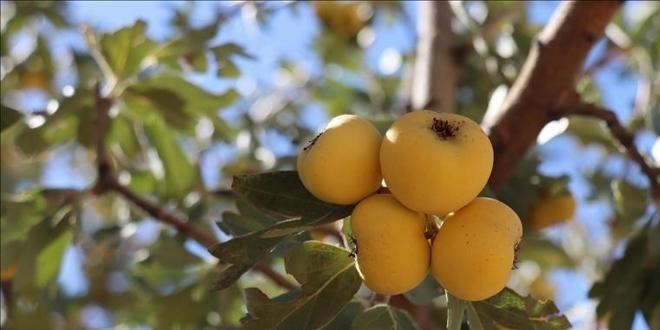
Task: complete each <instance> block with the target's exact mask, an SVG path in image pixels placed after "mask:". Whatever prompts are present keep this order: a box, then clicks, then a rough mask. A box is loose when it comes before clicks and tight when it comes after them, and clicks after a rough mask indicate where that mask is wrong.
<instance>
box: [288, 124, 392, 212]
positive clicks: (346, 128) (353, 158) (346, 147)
mask: <svg viewBox="0 0 660 330" xmlns="http://www.w3.org/2000/svg"><path fill="white" fill-rule="evenodd" d="M381 141H382V137H381V135H380V133H378V130H376V128H375V127H374V126H373V125H372V124H371V123H370V122H368V121H366V120H364V119H362V118H360V117H358V116H354V115H341V116H338V117H335V118H334V119H332V120H331V121H330V123H328V126H327V127H326V128H325V130H324V131H323V132H321V133H320V134H319V135H317V136H316V137H315V138H314V139H313V140H312V141H311V142H310V143H309V144H308V145H307V146H306V147H305V148H303V149H302V150H301V151H300V154H298V161H297V168H298V175H299V176H300V180H301V181H302V183H303V185H305V188H307V190H309V192H310V193H311V194H312V195H314V196H316V198H318V199H320V200H322V201H325V202H328V203H335V204H353V203H356V202H358V201H360V200H362V199H363V198H365V197H367V196H369V195H371V194H372V193H374V192H375V191H376V190H377V189H378V188H379V187H380V183H381V181H382V176H381V174H380V166H379V161H378V153H379V150H380V144H381Z"/></svg>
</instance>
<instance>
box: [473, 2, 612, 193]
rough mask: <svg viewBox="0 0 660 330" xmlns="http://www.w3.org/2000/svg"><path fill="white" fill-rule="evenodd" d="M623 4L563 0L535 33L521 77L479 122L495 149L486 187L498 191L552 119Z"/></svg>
mask: <svg viewBox="0 0 660 330" xmlns="http://www.w3.org/2000/svg"><path fill="white" fill-rule="evenodd" d="M621 4H622V2H621V1H601V2H587V1H585V2H581V1H580V2H579V1H565V2H564V3H562V4H561V5H560V6H559V8H558V9H557V11H556V12H555V13H554V14H553V16H552V18H551V19H550V22H549V23H548V24H547V25H546V26H545V28H544V29H543V30H542V31H541V33H539V35H538V36H537V38H536V42H535V44H534V45H533V47H532V49H531V51H530V53H529V55H528V57H527V60H526V61H525V64H524V66H523V69H522V71H521V72H520V75H519V76H518V78H517V79H516V81H515V82H514V84H513V86H512V87H511V90H510V92H509V94H508V95H507V98H506V100H505V101H504V104H503V105H502V107H501V108H500V109H498V113H497V114H495V115H492V114H490V116H486V117H487V118H493V121H492V122H484V123H482V124H483V126H484V128H485V129H486V130H487V131H488V132H489V134H490V138H491V140H492V142H493V148H494V150H495V163H494V165H493V173H492V174H491V177H490V182H489V184H490V187H491V188H493V189H495V190H496V189H497V188H498V187H500V186H501V185H502V184H503V183H504V182H505V181H506V180H507V178H508V177H509V176H510V175H511V173H512V172H513V170H514V168H515V166H516V164H517V163H518V161H519V160H520V159H521V158H522V157H523V156H524V154H525V153H526V152H527V150H528V149H529V148H530V147H531V146H532V145H533V144H534V142H535V141H536V137H537V136H538V134H539V132H540V131H541V129H542V128H543V126H545V124H546V123H547V122H548V121H549V120H550V119H552V111H553V109H554V108H556V107H557V106H558V105H559V104H558V102H559V101H560V100H561V99H562V94H563V93H564V92H565V91H566V90H567V89H572V86H573V83H574V79H575V77H576V76H577V74H578V73H579V72H581V70H582V65H583V63H584V60H585V59H586V57H587V54H588V53H589V50H590V49H591V48H592V46H593V45H594V44H595V43H596V41H598V39H599V38H600V37H601V36H602V35H603V32H604V30H605V27H606V26H607V24H608V23H609V21H610V20H611V19H612V17H613V16H614V14H615V13H616V12H617V10H618V9H619V7H620V6H621Z"/></svg>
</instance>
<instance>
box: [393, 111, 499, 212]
mask: <svg viewBox="0 0 660 330" xmlns="http://www.w3.org/2000/svg"><path fill="white" fill-rule="evenodd" d="M380 166H381V170H382V172H383V177H384V178H385V182H386V183H387V187H388V188H389V189H390V191H391V192H392V194H394V196H395V197H396V198H397V199H398V200H399V201H400V202H401V203H402V204H403V205H405V206H406V207H408V208H410V209H413V210H415V211H419V212H423V213H426V214H438V215H444V214H447V213H449V212H452V211H455V210H457V209H459V208H461V207H462V206H464V205H466V204H467V203H469V202H470V201H471V200H473V199H474V198H475V197H476V196H477V195H478V194H479V192H481V190H482V189H483V188H484V186H485V185H486V183H487V181H488V177H489V176H490V172H491V170H492V168H493V147H492V145H491V143H490V140H489V139H488V136H487V135H486V134H485V133H484V132H483V131H482V130H481V128H480V127H479V125H478V124H477V123H475V122H474V121H472V120H471V119H469V118H467V117H463V116H460V115H456V114H447V113H437V112H433V111H427V110H423V111H415V112H411V113H408V114H406V115H403V116H402V117H401V118H399V119H398V120H397V121H396V122H395V123H394V124H393V125H392V127H390V129H389V130H388V131H387V133H386V134H385V138H384V139H383V145H382V146H381V149H380Z"/></svg>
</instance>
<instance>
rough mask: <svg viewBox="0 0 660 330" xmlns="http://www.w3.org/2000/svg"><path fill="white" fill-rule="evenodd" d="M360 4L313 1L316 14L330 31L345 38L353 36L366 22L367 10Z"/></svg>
mask: <svg viewBox="0 0 660 330" xmlns="http://www.w3.org/2000/svg"><path fill="white" fill-rule="evenodd" d="M361 6H363V5H362V4H358V3H349V2H344V3H340V2H335V1H315V2H314V8H315V10H316V16H317V17H318V18H319V20H320V21H321V23H322V24H323V25H325V26H326V27H328V29H330V30H331V31H333V32H335V33H336V34H338V35H340V36H342V37H345V38H355V37H356V36H357V34H358V33H359V32H360V30H361V29H362V28H363V27H364V26H365V25H366V24H367V19H368V17H367V15H365V13H367V12H368V11H365V10H361V8H360V7H361Z"/></svg>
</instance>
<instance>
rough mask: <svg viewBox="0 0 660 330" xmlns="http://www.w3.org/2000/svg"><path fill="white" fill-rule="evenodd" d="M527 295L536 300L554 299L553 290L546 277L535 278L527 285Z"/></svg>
mask: <svg viewBox="0 0 660 330" xmlns="http://www.w3.org/2000/svg"><path fill="white" fill-rule="evenodd" d="M529 293H530V294H531V295H532V297H534V298H536V299H543V300H552V299H555V288H554V286H553V285H552V283H550V281H549V280H548V278H547V277H546V276H543V275H541V276H539V277H537V278H536V279H535V280H534V281H532V283H530V284H529Z"/></svg>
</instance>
